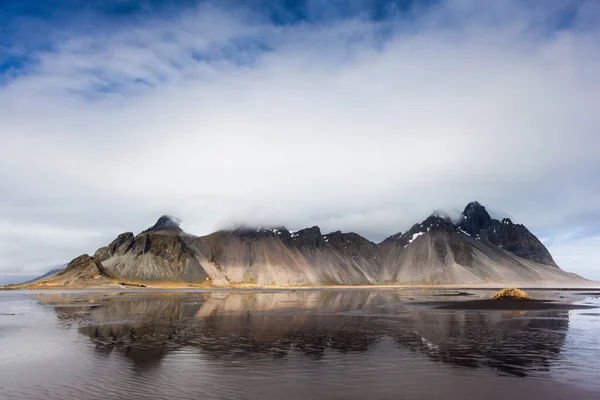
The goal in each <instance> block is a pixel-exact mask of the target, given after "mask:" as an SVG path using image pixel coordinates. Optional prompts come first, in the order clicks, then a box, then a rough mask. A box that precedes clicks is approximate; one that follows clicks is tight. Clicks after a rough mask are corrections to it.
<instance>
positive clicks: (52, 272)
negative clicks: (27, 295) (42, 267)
mask: <svg viewBox="0 0 600 400" xmlns="http://www.w3.org/2000/svg"><path fill="white" fill-rule="evenodd" d="M66 266H67V264H65V265H63V266H62V267H60V268H54V269H51V270H50V271H48V272H46V273H45V274H43V275H40V276H38V277H36V278H33V279H29V280H28V281H25V282H23V283H31V282H35V281H39V280H41V279H44V278H46V277H48V276H50V275H53V274H55V273H57V272H58V271H60V270H61V269H63V268H64V267H66Z"/></svg>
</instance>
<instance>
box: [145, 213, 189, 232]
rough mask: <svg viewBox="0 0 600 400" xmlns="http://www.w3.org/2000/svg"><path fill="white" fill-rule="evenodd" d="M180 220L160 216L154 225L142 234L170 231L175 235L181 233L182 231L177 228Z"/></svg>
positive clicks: (168, 216)
mask: <svg viewBox="0 0 600 400" xmlns="http://www.w3.org/2000/svg"><path fill="white" fill-rule="evenodd" d="M180 222H181V221H180V220H179V219H178V218H175V217H173V216H170V215H163V216H161V217H160V218H159V219H158V220H157V221H156V223H155V224H154V225H153V226H151V227H150V228H148V229H146V230H145V231H143V232H142V233H150V232H158V231H171V232H176V233H182V232H183V229H181V228H180V227H179V224H180Z"/></svg>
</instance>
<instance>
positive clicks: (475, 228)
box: [458, 201, 492, 236]
mask: <svg viewBox="0 0 600 400" xmlns="http://www.w3.org/2000/svg"><path fill="white" fill-rule="evenodd" d="M491 224H492V217H490V215H489V214H488V212H487V211H486V209H485V207H484V206H482V205H481V204H479V203H478V202H476V201H474V202H471V203H469V204H467V206H466V207H465V210H464V211H463V213H462V215H461V219H460V221H459V223H458V227H459V228H460V229H462V230H463V231H464V232H466V233H468V234H469V235H471V236H476V235H477V234H479V232H481V231H482V230H485V229H487V228H488V227H489V226H490V225H491Z"/></svg>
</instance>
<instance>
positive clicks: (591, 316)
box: [552, 296, 600, 387]
mask: <svg viewBox="0 0 600 400" xmlns="http://www.w3.org/2000/svg"><path fill="white" fill-rule="evenodd" d="M594 297H600V296H594ZM583 303H592V304H594V305H598V306H599V307H600V298H589V297H587V298H585V300H584V301H583ZM599 332H600V308H598V309H592V310H572V311H569V331H568V334H567V338H566V341H565V345H564V346H563V350H562V352H561V359H560V362H559V363H556V365H555V366H554V368H553V369H552V371H553V379H557V380H561V381H562V380H564V381H566V382H573V383H577V384H579V385H583V386H587V387H589V386H591V387H598V386H600V382H599V380H598V376H599V375H600V372H599V371H600V335H599V334H598V333H599Z"/></svg>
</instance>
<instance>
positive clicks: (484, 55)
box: [0, 1, 600, 272]
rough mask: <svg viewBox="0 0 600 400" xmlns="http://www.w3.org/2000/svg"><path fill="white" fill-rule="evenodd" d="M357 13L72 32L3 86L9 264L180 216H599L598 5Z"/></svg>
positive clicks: (384, 230) (193, 16)
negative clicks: (473, 210)
mask: <svg viewBox="0 0 600 400" xmlns="http://www.w3.org/2000/svg"><path fill="white" fill-rule="evenodd" d="M359 3H360V2H359ZM359 3H357V4H358V5H357V6H356V7H357V8H356V10H357V11H355V12H354V13H340V12H338V13H336V12H335V10H336V8H335V7H334V8H327V9H322V10H319V9H318V8H315V7H316V6H315V4H317V3H310V4H312V7H313V8H310V7H308V6H307V7H308V8H307V10H308V9H310V10H312V11H311V12H309V13H303V14H302V15H303V16H304V17H303V18H299V17H298V15H299V14H298V15H297V14H291V15H296V17H293V18H292V17H291V16H288V18H287V19H285V18H284V19H282V18H283V17H281V15H282V14H281V12H280V13H279V14H277V15H279V17H278V19H277V21H274V20H273V19H272V18H271V17H269V15H265V14H260V13H257V12H256V10H255V9H248V8H241V7H233V8H229V9H224V8H220V7H219V6H218V5H217V4H212V3H204V4H201V5H199V6H198V7H196V8H193V9H186V11H185V12H182V13H171V14H169V15H168V16H165V17H159V16H156V15H149V16H147V17H145V18H135V19H133V20H131V21H130V23H128V24H123V25H119V26H111V29H110V30H107V29H99V30H97V31H93V32H89V31H84V32H82V31H79V30H75V31H72V32H68V31H67V32H65V31H60V34H58V33H57V34H56V37H57V38H60V39H57V41H56V43H54V44H53V46H52V50H51V51H37V52H35V53H34V55H33V56H34V57H33V58H34V59H35V60H37V62H35V63H32V64H28V65H27V66H25V67H23V70H22V71H20V73H19V74H18V75H17V76H16V77H14V78H12V79H10V80H8V81H6V82H5V83H4V85H3V86H2V87H0V132H2V134H1V135H2V137H1V141H2V149H3V157H2V158H1V159H0V171H2V174H1V177H0V188H1V190H2V193H4V194H6V195H5V196H4V197H3V199H2V200H0V206H1V207H2V208H1V209H0V210H1V213H0V223H1V224H2V227H3V228H2V231H1V232H0V235H1V240H3V241H6V242H10V243H12V244H11V246H12V247H11V248H10V249H8V248H2V253H1V254H2V255H3V257H2V259H1V261H0V270H4V271H10V272H19V271H32V270H36V269H38V268H39V270H44V269H45V268H43V264H44V263H46V264H47V265H49V266H50V265H55V264H56V263H57V262H58V261H65V260H69V259H71V258H72V257H74V256H76V255H78V254H80V253H82V252H93V251H94V250H95V248H97V247H100V246H102V245H104V244H106V243H107V242H108V241H110V240H111V239H112V238H113V237H114V236H116V235H117V234H118V233H120V232H122V231H126V230H134V231H136V232H137V231H141V230H142V229H144V228H146V227H148V226H150V225H152V223H153V222H154V220H155V219H156V218H157V217H158V216H160V215H162V214H165V213H168V214H174V215H176V216H178V217H180V218H181V219H182V220H183V227H184V228H185V229H187V230H188V231H190V232H192V233H196V234H204V233H208V232H210V231H212V230H214V229H217V228H220V227H223V226H227V225H232V224H235V223H241V222H244V223H249V224H267V225H271V224H276V225H279V224H285V225H287V226H288V227H289V228H293V229H297V228H301V227H304V226H309V225H315V224H318V225H320V226H321V228H322V229H323V230H325V231H328V230H336V229H342V230H345V231H350V230H351V231H356V232H359V233H361V234H363V235H365V236H367V237H369V238H371V239H373V240H381V239H383V238H384V237H385V236H387V235H390V234H393V233H396V232H398V231H401V230H406V229H408V228H409V227H410V226H411V225H412V224H413V223H415V222H418V221H420V220H422V219H424V218H425V217H426V216H427V215H428V214H429V213H431V211H433V210H436V209H445V210H447V211H448V212H454V213H456V212H457V211H460V210H461V209H462V207H464V205H465V204H466V203H467V202H468V201H471V200H474V199H477V200H479V201H480V202H481V203H483V204H484V205H489V206H490V207H491V208H492V209H494V211H495V214H496V213H497V214H502V215H507V216H510V217H511V218H513V220H514V221H515V222H521V223H524V224H526V225H527V226H528V227H530V229H532V230H533V231H534V232H535V233H541V234H544V235H546V234H547V233H548V232H550V233H552V234H553V235H554V234H556V232H560V231H561V230H567V229H568V230H572V229H575V228H576V227H574V226H573V224H574V223H576V224H585V223H586V221H589V220H595V221H597V220H598V217H599V216H600V211H598V208H597V204H598V203H599V202H598V201H599V200H600V185H599V183H600V182H598V177H597V173H596V171H598V170H600V161H599V159H598V157H597V149H598V146H599V145H600V135H598V128H600V115H599V114H598V112H597V110H596V108H597V106H596V105H597V104H600V78H599V77H598V75H597V71H598V70H599V67H600V50H599V49H598V47H597V43H598V39H600V37H599V33H600V32H599V30H598V28H596V26H597V25H594V24H591V23H590V22H589V18H590V17H589V15H593V13H592V11H597V5H596V6H595V5H594V4H595V3H593V2H557V3H552V4H549V3H547V2H544V5H545V6H544V7H536V6H535V5H538V6H539V5H540V4H541V3H540V2H531V3H530V2H527V3H522V2H516V1H514V2H513V1H510V2H507V1H502V2H500V1H498V2H485V3H483V2H475V1H453V2H442V3H440V4H437V5H435V6H433V5H432V6H429V7H416V6H415V7H412V8H408V9H402V10H401V9H399V8H398V7H396V8H389V7H388V8H385V7H384V9H385V10H386V12H385V13H383V14H381V13H380V14H377V13H374V11H373V10H370V9H365V8H364V5H363V4H362V3H361V4H359ZM310 4H309V6H310ZM567 4H568V7H567ZM361 10H362V11H361ZM365 10H366V11H365ZM367 11H368V12H367ZM567 11H568V12H567ZM311 13H312V14H311ZM267 14H268V13H267ZM375 14H377V15H378V18H374V17H373V15H375ZM566 15H568V16H569V18H567V17H566ZM596 15H598V14H596ZM311 18H312V19H311ZM108 25H109V24H102V23H100V24H99V26H108ZM57 29H58V28H57ZM584 217H585V218H584ZM23 232H25V233H23ZM27 232H31V235H28V234H27ZM57 232H61V233H60V234H56V233H57ZM20 235H23V236H20ZM27 238H29V239H30V240H25V239H27ZM550 239H551V237H550ZM32 249H35V251H32ZM586 249H588V248H582V250H585V251H588V250H589V249H588V250H586ZM551 250H552V249H551ZM561 251H567V249H566V248H565V247H556V251H554V252H553V254H554V256H555V257H556V258H557V259H558V260H561V254H558V253H556V252H561ZM565 254H566V253H565ZM588 254H589V255H590V256H594V254H593V252H589V251H588V252H587V253H582V257H585V256H586V255H588ZM59 259H60V260H59ZM562 259H563V260H564V263H563V264H561V265H562V266H563V267H564V268H565V269H574V268H575V267H577V266H576V265H575V264H573V262H572V261H569V258H562Z"/></svg>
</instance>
